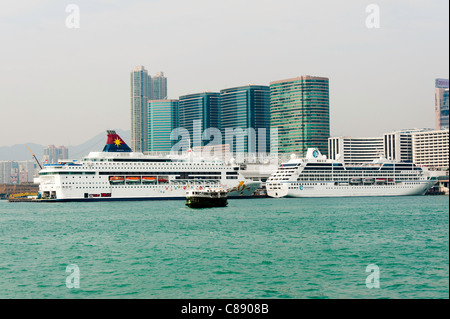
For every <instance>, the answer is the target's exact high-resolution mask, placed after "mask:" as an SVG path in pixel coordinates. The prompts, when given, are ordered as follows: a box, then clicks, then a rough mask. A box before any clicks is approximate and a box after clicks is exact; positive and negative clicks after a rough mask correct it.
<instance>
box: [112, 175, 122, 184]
mask: <svg viewBox="0 0 450 319" xmlns="http://www.w3.org/2000/svg"><path fill="white" fill-rule="evenodd" d="M124 180H125V179H124V177H123V176H110V177H109V182H110V183H111V184H117V183H123V181H124Z"/></svg>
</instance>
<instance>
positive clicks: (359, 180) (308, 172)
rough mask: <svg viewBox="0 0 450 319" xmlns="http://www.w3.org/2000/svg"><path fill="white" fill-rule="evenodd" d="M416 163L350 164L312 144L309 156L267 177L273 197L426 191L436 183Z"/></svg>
mask: <svg viewBox="0 0 450 319" xmlns="http://www.w3.org/2000/svg"><path fill="white" fill-rule="evenodd" d="M426 175H427V174H426V171H424V170H423V169H422V168H420V167H417V166H416V165H415V164H413V163H403V162H394V161H388V160H386V159H383V160H381V159H380V160H379V161H374V162H373V163H371V164H365V165H360V166H354V165H353V166H348V165H347V166H346V165H344V163H342V162H340V161H339V160H329V159H326V157H325V156H323V155H322V154H321V153H320V151H319V150H318V149H314V148H310V149H308V151H307V154H306V158H303V159H298V158H296V157H295V155H293V156H291V160H290V161H288V162H287V163H283V164H281V165H280V167H279V168H278V170H277V171H276V172H275V173H274V174H272V175H271V176H270V178H269V179H268V180H267V183H266V188H267V195H268V196H270V197H345V196H400V195H423V194H425V193H426V191H427V190H429V189H430V188H431V187H433V185H434V184H435V183H436V180H434V179H433V178H431V177H428V176H426Z"/></svg>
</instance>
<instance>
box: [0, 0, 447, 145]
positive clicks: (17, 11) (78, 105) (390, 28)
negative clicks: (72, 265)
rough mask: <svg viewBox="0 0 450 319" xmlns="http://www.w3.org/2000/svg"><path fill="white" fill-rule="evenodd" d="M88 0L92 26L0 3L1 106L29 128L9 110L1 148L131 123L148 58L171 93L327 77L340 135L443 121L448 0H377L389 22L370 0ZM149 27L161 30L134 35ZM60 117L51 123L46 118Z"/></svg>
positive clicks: (49, 11) (53, 8) (85, 7)
mask: <svg viewBox="0 0 450 319" xmlns="http://www.w3.org/2000/svg"><path fill="white" fill-rule="evenodd" d="M256 4H258V6H256ZM77 5H78V6H79V9H80V18H81V23H80V27H79V28H78V29H69V28H67V26H66V25H65V20H66V18H67V17H68V16H69V15H70V12H69V13H68V12H65V9H66V6H67V4H66V3H58V2H57V1H52V0H48V1H42V2H40V3H39V4H36V3H35V2H32V1H18V2H15V3H8V4H1V10H0V12H1V13H0V17H1V18H2V19H1V22H0V26H2V28H0V34H1V35H2V37H3V39H4V43H5V46H4V48H5V50H4V51H3V52H2V59H1V61H0V68H1V69H2V70H3V72H2V73H1V75H0V83H1V86H0V87H1V88H2V89H1V90H2V92H1V93H2V94H1V95H0V96H1V98H0V107H1V114H2V118H7V119H17V120H18V119H20V125H22V128H21V129H20V130H18V129H17V127H18V125H17V121H13V120H10V121H3V123H2V125H1V127H0V134H2V136H8V138H7V139H6V140H4V141H2V142H1V143H0V145H2V146H10V145H14V144H20V143H28V142H39V143H40V144H55V145H76V144H80V143H82V142H83V141H86V140H88V139H89V138H90V137H91V136H94V135H96V134H98V132H101V131H103V130H106V129H110V128H116V129H124V130H130V111H129V89H130V88H129V72H130V70H131V69H133V68H134V67H135V66H136V65H145V66H146V67H147V68H148V72H149V74H155V73H157V72H159V71H160V70H164V76H166V77H167V78H168V82H169V83H168V86H170V89H169V91H168V98H169V99H178V97H179V96H182V95H187V94H190V93H196V92H204V91H213V92H218V91H220V90H221V89H224V88H228V87H237V86H242V85H247V84H249V83H252V84H255V85H269V83H270V82H271V81H276V80H279V79H285V78H291V77H296V76H301V75H306V74H310V75H321V76H324V77H327V78H329V79H330V82H331V83H332V85H331V86H330V119H331V121H330V133H331V136H347V135H348V136H380V135H381V134H383V133H385V132H390V131H394V130H400V129H405V128H412V127H430V128H432V127H434V122H435V114H434V81H435V79H436V78H448V2H446V1H430V2H427V3H411V2H408V1H400V0H399V1H396V2H395V3H389V2H387V1H379V2H378V5H379V7H380V19H381V26H380V28H378V29H370V28H368V27H367V26H366V23H365V22H366V19H367V17H368V15H369V13H367V12H366V7H367V5H368V4H366V3H361V2H360V1H346V2H345V3H344V4H341V3H340V4H338V3H334V2H332V1H327V2H326V3H325V4H323V3H322V4H316V3H300V2H297V1H283V2H278V3H274V2H271V1H258V2H256V1H248V2H246V3H245V4H239V5H238V3H237V2H234V1H231V2H229V3H228V2H227V3H226V4H223V3H219V2H217V1H192V2H189V3H185V2H181V1H172V2H170V3H141V2H138V1H130V2H128V3H126V4H125V3H121V4H119V3H114V2H106V1H102V2H98V3H95V4H93V3H89V2H87V1H78V2H77ZM219 10H220V12H221V13H220V14H218V12H219ZM144 17H146V19H143V18H144ZM3 30H4V31H3ZM6 30H8V32H6ZM139 30H146V31H147V33H148V35H149V36H148V37H146V38H147V39H152V41H140V42H136V41H137V38H136V37H135V36H132V35H133V34H134V33H136V34H139V32H138V31H139ZM152 36H155V37H153V38H152ZM99 37H101V38H102V39H103V40H102V41H101V42H100V43H99V42H98V38H99ZM205 38H208V39H210V41H209V42H208V45H206V43H205V42H204V39H205ZM24 39H27V41H22V40H24ZM294 39H298V40H294ZM154 43H159V44H160V45H158V46H154ZM224 44H226V47H224ZM175 46H176V47H177V48H179V49H178V50H174V48H175ZM130 47H133V50H129V48H130ZM180 48H181V49H180ZM219 48H221V50H218V49H219ZM29 52H33V53H32V54H29ZM169 53H170V54H169ZM186 61H189V63H186ZM23 74H27V76H26V77H25V79H24V77H23ZM24 91H25V92H27V94H21V93H20V92H24ZM49 117H50V118H51V119H52V125H51V127H49V128H43V126H42V123H44V122H46V121H48V119H49ZM349 122H350V123H352V125H348V124H349ZM55 132H57V133H56V134H55ZM74 132H75V133H74Z"/></svg>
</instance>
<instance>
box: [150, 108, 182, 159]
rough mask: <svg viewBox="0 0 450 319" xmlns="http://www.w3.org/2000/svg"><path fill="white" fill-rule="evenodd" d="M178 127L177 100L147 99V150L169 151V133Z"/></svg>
mask: <svg viewBox="0 0 450 319" xmlns="http://www.w3.org/2000/svg"><path fill="white" fill-rule="evenodd" d="M177 127H178V100H149V101H148V151H150V152H158V151H167V152H168V151H170V150H171V148H172V145H173V144H174V143H173V141H171V139H170V134H171V132H172V130H173V129H175V128H177Z"/></svg>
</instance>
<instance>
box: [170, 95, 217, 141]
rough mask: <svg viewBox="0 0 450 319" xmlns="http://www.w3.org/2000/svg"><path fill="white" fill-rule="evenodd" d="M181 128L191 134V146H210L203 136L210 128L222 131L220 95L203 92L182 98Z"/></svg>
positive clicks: (180, 102) (180, 109) (180, 106)
mask: <svg viewBox="0 0 450 319" xmlns="http://www.w3.org/2000/svg"><path fill="white" fill-rule="evenodd" d="M179 127H182V128H185V129H186V130H187V131H188V132H189V135H190V139H191V141H190V143H191V145H190V146H204V145H207V144H209V140H203V139H202V137H203V136H202V135H203V132H204V131H205V130H206V129H208V128H216V129H217V130H220V93H217V92H203V93H196V94H189V95H183V96H180V98H179ZM220 142H221V141H220ZM220 142H219V143H218V144H220Z"/></svg>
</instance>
